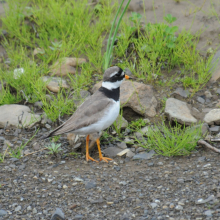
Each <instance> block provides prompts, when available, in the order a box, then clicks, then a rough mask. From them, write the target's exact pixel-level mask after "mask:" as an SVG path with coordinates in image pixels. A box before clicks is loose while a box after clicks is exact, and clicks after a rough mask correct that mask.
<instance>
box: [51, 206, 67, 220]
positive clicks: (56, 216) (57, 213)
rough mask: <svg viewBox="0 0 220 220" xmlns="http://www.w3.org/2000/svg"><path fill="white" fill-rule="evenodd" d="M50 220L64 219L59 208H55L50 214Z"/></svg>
mask: <svg viewBox="0 0 220 220" xmlns="http://www.w3.org/2000/svg"><path fill="white" fill-rule="evenodd" d="M51 220H64V213H63V212H62V210H61V209H60V208H56V211H55V212H54V214H53V215H52V218H51Z"/></svg>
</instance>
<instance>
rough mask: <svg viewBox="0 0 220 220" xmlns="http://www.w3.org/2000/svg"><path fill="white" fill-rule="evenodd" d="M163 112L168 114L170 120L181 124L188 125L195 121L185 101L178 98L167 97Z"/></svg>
mask: <svg viewBox="0 0 220 220" xmlns="http://www.w3.org/2000/svg"><path fill="white" fill-rule="evenodd" d="M165 113H166V114H167V115H168V117H169V119H170V120H174V121H177V122H179V123H181V124H186V125H190V124H192V123H196V122H197V119H196V118H194V117H193V116H192V114H191V111H190V109H189V107H188V106H187V103H185V102H182V101H180V100H178V99H174V98H169V99H167V101H166V107H165Z"/></svg>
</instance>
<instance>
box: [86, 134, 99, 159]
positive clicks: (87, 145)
mask: <svg viewBox="0 0 220 220" xmlns="http://www.w3.org/2000/svg"><path fill="white" fill-rule="evenodd" d="M86 160H87V161H89V160H92V161H95V162H97V163H98V161H97V160H94V159H93V158H92V157H90V156H89V135H87V137H86Z"/></svg>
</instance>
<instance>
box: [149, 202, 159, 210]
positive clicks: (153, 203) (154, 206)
mask: <svg viewBox="0 0 220 220" xmlns="http://www.w3.org/2000/svg"><path fill="white" fill-rule="evenodd" d="M150 205H151V208H152V209H155V208H156V207H157V206H158V204H157V203H155V202H152V203H151V204H150Z"/></svg>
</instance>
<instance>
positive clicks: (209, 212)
mask: <svg viewBox="0 0 220 220" xmlns="http://www.w3.org/2000/svg"><path fill="white" fill-rule="evenodd" d="M213 212H214V211H212V210H207V211H205V212H204V215H206V216H207V217H212V213H213Z"/></svg>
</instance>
